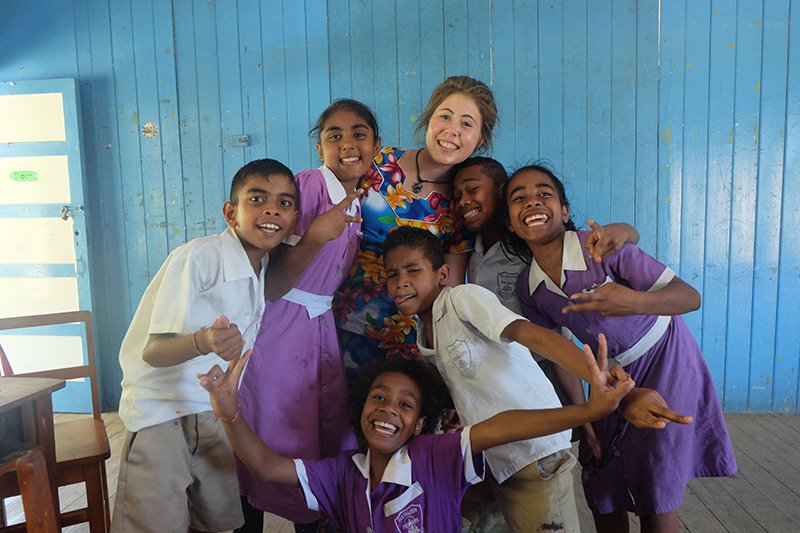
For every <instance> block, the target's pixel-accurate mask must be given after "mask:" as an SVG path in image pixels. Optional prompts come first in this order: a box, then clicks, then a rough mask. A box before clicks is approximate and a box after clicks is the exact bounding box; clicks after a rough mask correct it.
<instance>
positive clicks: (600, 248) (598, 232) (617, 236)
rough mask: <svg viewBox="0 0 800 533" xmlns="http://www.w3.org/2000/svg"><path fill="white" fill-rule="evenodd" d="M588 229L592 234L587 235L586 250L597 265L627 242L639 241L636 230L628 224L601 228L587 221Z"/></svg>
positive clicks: (593, 222) (595, 223)
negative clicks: (632, 234)
mask: <svg viewBox="0 0 800 533" xmlns="http://www.w3.org/2000/svg"><path fill="white" fill-rule="evenodd" d="M589 227H590V228H592V232H591V233H590V234H589V238H588V239H586V249H587V250H589V255H590V256H592V259H594V260H595V262H597V263H599V262H601V261H602V260H603V259H605V258H606V257H608V256H609V255H611V254H613V253H614V252H617V251H619V249H620V248H622V245H623V244H625V243H626V242H628V241H629V240H631V239H633V242H636V241H638V240H639V236H638V233H636V230H634V229H633V228H631V227H630V226H629V225H628V224H607V225H605V226H601V225H600V224H598V223H597V222H595V221H594V220H592V219H589ZM631 231H633V232H634V236H631Z"/></svg>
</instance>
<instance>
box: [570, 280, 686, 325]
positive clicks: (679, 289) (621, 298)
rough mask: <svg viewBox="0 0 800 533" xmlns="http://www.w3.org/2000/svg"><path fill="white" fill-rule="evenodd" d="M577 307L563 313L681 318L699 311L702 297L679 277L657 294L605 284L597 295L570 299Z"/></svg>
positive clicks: (596, 291)
mask: <svg viewBox="0 0 800 533" xmlns="http://www.w3.org/2000/svg"><path fill="white" fill-rule="evenodd" d="M570 300H571V301H573V302H574V305H568V306H566V307H564V309H563V312H564V313H576V312H584V311H594V312H597V313H600V314H602V315H603V316H626V315H680V314H683V313H688V312H690V311H694V310H695V309H698V308H699V307H700V293H698V292H697V291H696V290H695V289H694V287H692V286H691V285H689V284H688V283H686V282H685V281H683V280H682V279H680V278H678V277H674V278H672V281H670V282H669V283H668V284H667V286H666V287H664V288H663V289H659V290H657V291H647V292H646V291H637V290H633V289H629V288H628V287H625V286H624V285H619V284H617V283H606V284H605V285H603V286H601V287H598V288H597V289H595V290H594V292H587V293H577V294H573V295H572V296H570Z"/></svg>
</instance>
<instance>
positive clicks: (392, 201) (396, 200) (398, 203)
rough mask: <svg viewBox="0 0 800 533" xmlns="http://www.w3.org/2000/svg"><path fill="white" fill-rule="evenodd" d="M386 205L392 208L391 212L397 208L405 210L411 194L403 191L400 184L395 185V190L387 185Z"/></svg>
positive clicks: (410, 199)
mask: <svg viewBox="0 0 800 533" xmlns="http://www.w3.org/2000/svg"><path fill="white" fill-rule="evenodd" d="M385 198H386V203H388V204H389V206H390V207H391V208H392V210H393V211H396V210H397V208H398V207H399V208H401V209H406V207H407V204H406V203H407V202H408V203H410V202H411V201H412V198H411V193H409V192H408V191H406V190H405V189H403V185H402V184H401V183H398V184H397V188H395V187H394V186H393V185H389V187H387V189H386V196H385Z"/></svg>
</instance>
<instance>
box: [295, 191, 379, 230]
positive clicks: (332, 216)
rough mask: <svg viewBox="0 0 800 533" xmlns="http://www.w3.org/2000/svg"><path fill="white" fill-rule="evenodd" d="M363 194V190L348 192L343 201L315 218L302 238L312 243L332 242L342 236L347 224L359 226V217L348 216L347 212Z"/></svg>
mask: <svg viewBox="0 0 800 533" xmlns="http://www.w3.org/2000/svg"><path fill="white" fill-rule="evenodd" d="M362 194H364V189H357V190H355V191H350V192H349V193H348V194H347V196H345V197H344V200H342V201H341V202H339V203H338V204H336V205H335V206H333V207H331V208H330V209H329V210H328V211H326V212H325V213H322V214H321V215H319V216H318V217H317V218H315V219H314V220H313V221H312V222H311V224H310V225H309V226H308V229H307V230H306V233H305V236H304V238H306V239H309V240H313V241H314V242H320V243H325V242H328V241H332V240H333V239H335V238H337V237H338V236H339V235H341V234H342V232H343V231H344V228H345V227H346V226H347V224H361V221H362V219H361V217H357V216H354V215H348V214H347V210H348V209H349V208H350V205H351V204H352V203H353V201H354V200H356V199H357V198H360V197H361V195H362Z"/></svg>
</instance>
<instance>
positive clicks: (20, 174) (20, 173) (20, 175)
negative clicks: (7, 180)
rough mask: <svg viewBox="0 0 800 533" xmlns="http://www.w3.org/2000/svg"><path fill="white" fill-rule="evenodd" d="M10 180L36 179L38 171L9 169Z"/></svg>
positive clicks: (37, 178)
mask: <svg viewBox="0 0 800 533" xmlns="http://www.w3.org/2000/svg"><path fill="white" fill-rule="evenodd" d="M11 180H12V181H38V180H39V173H38V172H36V171H35V170H13V171H11Z"/></svg>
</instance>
